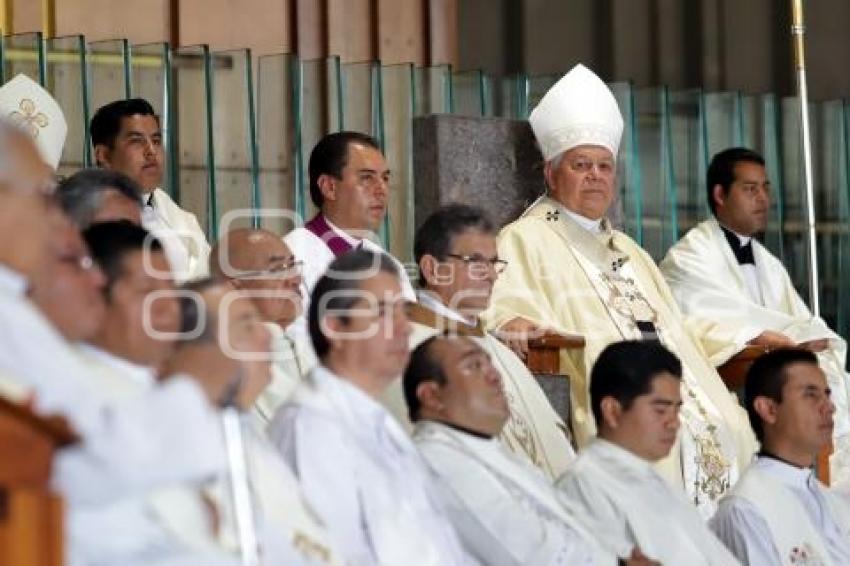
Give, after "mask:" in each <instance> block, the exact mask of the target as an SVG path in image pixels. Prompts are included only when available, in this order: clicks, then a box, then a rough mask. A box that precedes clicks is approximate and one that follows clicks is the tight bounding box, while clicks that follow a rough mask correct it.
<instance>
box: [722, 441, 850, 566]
mask: <svg viewBox="0 0 850 566" xmlns="http://www.w3.org/2000/svg"><path fill="white" fill-rule="evenodd" d="M710 525H711V528H712V530H714V532H715V533H716V534H717V536H718V538H720V540H722V541H723V542H724V543H725V544H726V546H727V547H728V548H729V550H731V551H732V553H733V554H734V555H735V556H737V557H738V559H739V560H740V561H741V562H742V563H743V564H745V565H749V566H761V565H762V564H782V565H786V564H787V565H789V566H790V565H793V564H820V565H823V566H838V565H839V564H840V565H845V564H850V505H848V502H847V501H846V500H844V499H842V498H840V497H838V496H837V495H835V494H833V493H831V492H830V491H829V489H828V488H826V487H825V486H824V485H823V484H821V483H820V482H819V481H818V480H817V478H816V477H815V474H814V471H813V470H812V469H811V468H800V467H797V466H793V465H791V464H788V463H786V462H782V461H780V460H777V459H775V458H771V457H767V456H759V457H758V458H757V459H756V460H755V461H754V462H753V464H752V465H751V466H750V467H749V468H747V470H746V471H745V472H744V474H743V475H742V476H741V480H740V481H739V482H738V484H737V485H736V486H735V487H734V488H733V489H732V491H731V492H730V493H729V494H728V495H727V496H726V497H725V498H724V499H723V501H721V502H720V508H719V509H718V511H717V513H716V514H715V516H714V517H713V518H712V519H711V522H710ZM804 558H807V559H808V560H809V561H806V560H804Z"/></svg>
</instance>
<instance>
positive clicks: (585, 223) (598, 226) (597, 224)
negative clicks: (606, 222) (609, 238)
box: [558, 203, 602, 234]
mask: <svg viewBox="0 0 850 566" xmlns="http://www.w3.org/2000/svg"><path fill="white" fill-rule="evenodd" d="M558 206H559V207H560V209H561V211H562V212H563V213H564V214H566V215H567V216H569V217H570V218H571V219H572V220H573V221H575V223H576V224H578V225H579V226H581V227H582V228H584V229H585V230H587V231H588V232H590V233H591V234H601V233H602V219H601V218H599V219H597V220H591V219H590V218H587V217H585V216H582V215H581V214H578V213H577V212H573V211H572V210H570V209H569V208H567V207H566V206H564V205H562V204H560V203H558Z"/></svg>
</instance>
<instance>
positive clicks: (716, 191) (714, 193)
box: [711, 184, 726, 208]
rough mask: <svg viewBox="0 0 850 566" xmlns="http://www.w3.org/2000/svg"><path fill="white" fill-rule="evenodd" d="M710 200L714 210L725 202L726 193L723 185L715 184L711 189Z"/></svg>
mask: <svg viewBox="0 0 850 566" xmlns="http://www.w3.org/2000/svg"><path fill="white" fill-rule="evenodd" d="M711 198H712V200H713V201H714V207H715V208H717V207H719V206H722V205H723V204H724V203H725V202H726V191H724V190H723V185H720V184H717V185H714V186H713V187H712V188H711Z"/></svg>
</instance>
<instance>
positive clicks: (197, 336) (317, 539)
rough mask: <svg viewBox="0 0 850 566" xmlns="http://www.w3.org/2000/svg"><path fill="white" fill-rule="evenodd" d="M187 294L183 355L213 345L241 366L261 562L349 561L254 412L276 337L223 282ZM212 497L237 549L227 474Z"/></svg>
mask: <svg viewBox="0 0 850 566" xmlns="http://www.w3.org/2000/svg"><path fill="white" fill-rule="evenodd" d="M275 239H276V240H277V241H278V242H280V239H279V238H275ZM181 291H184V292H187V294H186V295H183V296H182V297H181V299H180V305H181V312H182V329H181V330H182V335H183V337H184V338H183V339H182V340H180V341H179V342H178V345H177V352H178V354H181V353H185V352H186V351H188V350H192V349H200V350H204V349H206V348H210V347H212V348H215V349H217V350H220V351H221V352H223V353H224V354H225V355H227V356H230V357H233V358H234V359H236V360H238V361H239V364H240V366H241V368H242V373H241V380H240V382H239V388H238V389H237V390H235V391H234V393H233V399H232V401H231V402H232V404H233V405H234V406H235V407H236V408H238V409H239V410H240V411H242V413H243V417H242V419H241V420H242V437H243V449H244V456H245V462H246V465H247V481H248V485H249V488H250V491H251V493H252V495H253V497H251V503H252V504H253V507H254V517H255V520H256V522H257V524H256V528H257V532H258V534H259V537H258V538H259V550H260V555H261V557H262V562H263V564H267V565H269V566H276V565H278V564H281V565H282V564H286V565H287V566H289V565H293V566H294V565H301V564H303V565H320V564H321V565H325V564H333V565H341V564H343V563H344V562H343V560H342V558H341V555H340V554H339V553H338V552H337V550H336V549H335V548H334V545H333V544H332V542H331V540H330V535H329V534H328V532H327V530H326V528H325V526H324V525H323V524H322V522H321V521H320V519H319V518H318V517H317V515H316V514H315V512H314V511H313V510H312V509H311V508H310V507H309V505H307V503H306V502H305V500H304V498H303V496H302V494H301V488H300V486H299V485H298V481H297V480H296V479H295V476H294V474H293V473H292V471H291V470H290V469H289V467H287V465H286V464H285V463H284V461H283V459H282V458H281V456H280V454H279V453H278V451H277V450H276V449H275V447H274V446H273V445H272V444H271V442H270V441H269V439H268V437H267V436H266V434H265V431H264V428H265V424H266V423H265V422H264V421H263V420H262V419H260V418H258V415H257V414H256V413H253V412H250V409H251V408H252V407H254V406H255V405H256V401H257V397H258V396H259V395H260V394H261V393H262V391H263V389H264V388H265V387H267V386H268V385H269V383H270V381H271V379H272V374H271V364H272V358H271V355H270V351H269V348H270V346H271V339H272V337H271V334H270V333H269V332H268V329H267V328H266V324H265V322H264V321H263V319H262V317H261V315H260V313H259V312H258V310H257V308H256V307H255V305H254V302H253V301H252V300H251V298H250V297H249V296H248V295H247V294H246V293H244V292H243V291H239V290H237V289H235V288H234V287H233V286H232V285H231V284H230V283H228V282H226V281H224V280H214V279H209V278H206V279H199V280H196V281H192V282H190V283H187V284H185V285H183V286H182V287H181ZM207 493H208V495H209V497H210V500H211V501H213V502H214V503H215V504H216V505H217V507H218V509H219V510H220V512H219V527H218V533H217V538H218V540H219V541H220V543H221V544H222V545H223V546H224V547H225V548H227V549H229V550H231V551H233V552H236V551H237V550H238V549H239V543H238V541H239V538H238V529H237V523H236V519H235V517H236V514H235V510H234V506H233V499H232V496H231V488H230V483H229V476H228V475H227V474H222V475H220V477H219V478H218V481H216V482H215V483H214V484H213V485H210V486H209V488H208V490H207Z"/></svg>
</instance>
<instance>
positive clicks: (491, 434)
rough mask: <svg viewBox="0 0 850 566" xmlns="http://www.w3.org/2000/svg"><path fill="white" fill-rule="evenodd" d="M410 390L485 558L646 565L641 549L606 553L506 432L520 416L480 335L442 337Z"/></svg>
mask: <svg viewBox="0 0 850 566" xmlns="http://www.w3.org/2000/svg"><path fill="white" fill-rule="evenodd" d="M404 394H405V399H406V401H407V405H408V407H409V408H410V415H411V418H412V420H413V421H414V422H415V429H414V435H413V439H414V442H415V443H416V446H417V447H418V448H419V451H420V452H422V455H423V456H424V457H425V460H426V461H427V462H428V464H429V466H431V469H432V470H434V472H435V474H436V475H437V477H438V478H439V481H440V482H442V483H443V484H444V485H445V486H446V488H447V491H448V492H449V493H450V494H451V495H452V497H451V498H450V499H449V501H450V503H449V513H450V517H451V518H452V521H453V522H454V525H455V527H456V528H457V530H458V532H459V533H460V535H461V537H462V538H463V541H464V543H465V544H466V546H467V548H469V549H470V550H471V551H472V552H473V553H475V555H476V556H477V557H478V558H479V559H480V560H481V561H482V562H483V563H485V564H493V565H517V566H519V565H523V564H535V565H540V566H545V565H555V564H570V565H576V566H578V565H581V564H610V565H613V564H616V563H617V559H616V554H617V551H618V550H619V551H620V554H621V556H622V557H623V558H626V557H630V559H629V560H628V561H627V563H628V564H647V563H649V562H648V561H646V560H643V561H640V559H639V558H638V556H639V554H638V552H636V551H633V550H632V548H620V549H607V550H606V549H603V548H602V547H601V546H600V544H599V543H598V542H597V541H596V539H595V537H594V535H593V534H592V533H591V531H589V530H587V529H586V528H585V527H584V526H583V525H582V524H581V523H580V522H579V520H578V519H577V518H576V517H575V512H574V510H572V509H570V508H568V507H567V506H565V505H564V504H563V502H562V499H561V497H560V495H559V494H558V492H557V490H556V489H555V487H554V486H553V485H552V483H551V481H550V480H549V479H548V478H546V477H545V476H544V475H543V474H542V473H541V471H540V470H539V469H538V468H535V467H534V466H531V465H529V463H528V462H527V461H525V460H524V459H521V458H518V457H516V456H515V455H514V454H512V453H510V452H509V451H508V450H506V449H505V447H504V446H503V445H502V443H501V442H499V441H498V435H499V433H500V432H501V430H502V427H504V426H505V423H507V421H508V419H509V418H510V409H509V407H508V401H507V399H506V396H505V391H504V389H503V388H502V379H501V377H500V375H499V371H498V370H497V369H496V367H495V366H494V365H493V363H492V362H491V359H490V356H489V355H488V354H487V352H486V351H485V350H484V349H483V348H482V347H481V346H480V345H478V344H477V343H476V342H475V341H473V340H472V339H471V338H468V337H464V336H454V337H451V336H441V335H437V336H432V337H431V338H428V339H427V340H425V341H424V342H422V343H421V344H420V345H419V346H417V348H416V349H415V350H414V351H413V353H412V354H411V358H410V362H409V364H408V366H407V369H406V370H405V373H404Z"/></svg>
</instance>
